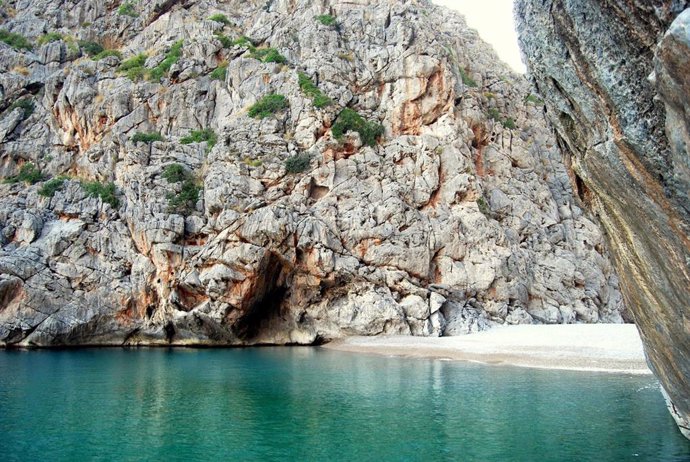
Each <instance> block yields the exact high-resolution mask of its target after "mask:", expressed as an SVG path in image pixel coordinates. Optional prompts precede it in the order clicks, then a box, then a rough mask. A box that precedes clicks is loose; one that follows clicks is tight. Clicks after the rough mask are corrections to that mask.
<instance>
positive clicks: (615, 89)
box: [516, 0, 690, 437]
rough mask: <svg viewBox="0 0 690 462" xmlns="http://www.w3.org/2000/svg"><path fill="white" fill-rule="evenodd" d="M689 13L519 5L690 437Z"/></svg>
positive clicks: (645, 7) (613, 1)
mask: <svg viewBox="0 0 690 462" xmlns="http://www.w3.org/2000/svg"><path fill="white" fill-rule="evenodd" d="M688 6H690V2H686V1H678V0H675V1H643V0H635V1H622V0H606V1H600V0H577V1H575V0H546V1H538V2H537V1H533V0H519V1H518V3H517V7H516V8H517V9H516V13H517V16H518V21H519V27H518V28H519V30H520V33H521V34H520V35H521V45H522V48H523V51H524V53H525V55H526V56H527V60H528V66H529V72H530V74H531V76H532V78H533V79H534V83H535V84H536V87H537V89H538V91H539V93H540V94H541V95H542V96H543V97H544V98H545V100H546V108H547V109H546V110H547V115H548V118H549V120H550V121H551V122H552V123H553V124H554V126H555V127H556V130H557V138H558V144H559V146H560V147H561V149H563V152H564V153H565V154H566V158H567V161H566V163H567V164H570V165H571V168H572V171H573V179H574V185H575V187H576V190H577V193H578V194H579V195H580V197H581V198H582V199H583V201H585V202H586V203H587V204H588V205H589V206H590V208H591V209H592V210H593V211H594V212H595V213H596V214H597V215H598V216H599V218H600V220H601V222H602V223H603V225H604V227H605V229H606V231H607V236H608V238H609V242H610V245H611V250H612V253H613V256H614V260H615V263H616V267H617V270H618V273H619V275H620V277H621V286H622V290H623V294H624V298H625V300H626V305H627V306H628V307H629V309H630V310H631V311H632V313H633V315H634V318H635V321H636V323H637V325H638V327H639V330H640V333H641V335H642V339H643V341H644V344H645V347H646V353H647V356H648V359H649V362H650V365H651V367H652V369H653V370H654V372H655V373H656V375H657V376H658V377H659V379H660V380H661V382H662V384H663V386H664V389H665V391H666V392H667V393H668V395H669V397H670V401H671V404H670V409H671V411H672V413H673V414H674V416H675V417H676V419H677V421H678V423H679V425H680V427H681V430H682V431H683V432H684V433H685V435H686V436H689V437H690V239H689V230H690V197H689V194H690V157H689V156H688V149H689V148H688V146H689V143H688V142H689V141H690V10H685V11H683V10H684V9H685V8H687V7H688Z"/></svg>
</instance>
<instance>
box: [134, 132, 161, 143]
mask: <svg viewBox="0 0 690 462" xmlns="http://www.w3.org/2000/svg"><path fill="white" fill-rule="evenodd" d="M132 141H133V142H134V143H153V142H156V141H165V138H163V135H161V134H160V133H141V132H137V133H135V134H134V136H133V137H132Z"/></svg>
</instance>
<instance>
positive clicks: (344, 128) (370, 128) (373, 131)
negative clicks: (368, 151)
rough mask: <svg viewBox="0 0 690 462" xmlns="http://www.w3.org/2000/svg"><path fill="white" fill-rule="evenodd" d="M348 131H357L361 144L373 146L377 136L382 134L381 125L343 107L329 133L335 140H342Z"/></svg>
mask: <svg viewBox="0 0 690 462" xmlns="http://www.w3.org/2000/svg"><path fill="white" fill-rule="evenodd" d="M350 131H353V132H357V133H359V137H360V139H361V140H362V143H363V144H365V145H367V146H375V145H376V141H377V140H378V138H379V137H380V136H381V135H383V126H381V125H380V124H377V123H375V122H369V121H367V120H365V119H364V118H363V117H362V116H361V115H359V114H358V113H357V111H354V110H352V109H350V108H345V109H343V110H342V111H341V112H340V114H339V115H338V119H337V120H336V121H335V123H334V124H333V128H332V129H331V133H332V134H333V137H334V138H335V139H336V140H342V139H343V136H344V135H345V133H347V132H350Z"/></svg>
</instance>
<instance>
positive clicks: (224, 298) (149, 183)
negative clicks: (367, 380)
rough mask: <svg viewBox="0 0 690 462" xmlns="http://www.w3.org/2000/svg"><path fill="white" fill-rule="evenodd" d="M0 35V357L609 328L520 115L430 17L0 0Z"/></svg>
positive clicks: (500, 75)
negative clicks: (533, 327) (542, 327)
mask: <svg viewBox="0 0 690 462" xmlns="http://www.w3.org/2000/svg"><path fill="white" fill-rule="evenodd" d="M0 15H1V17H2V21H3V23H2V29H3V32H2V36H1V37H0V38H2V40H3V42H4V43H0V70H1V72H0V91H1V94H0V97H1V101H2V103H1V106H0V109H2V111H3V112H2V114H1V116H0V143H1V144H0V174H1V175H2V176H3V177H4V178H6V179H7V181H6V182H5V183H4V184H2V185H0V197H1V198H2V201H1V202H0V230H1V234H0V245H1V246H2V250H1V251H0V340H2V342H3V343H4V344H5V345H21V346H31V345H39V346H50V345H63V344H78V345H84V344H115V345H120V344H127V345H137V344H174V345H186V344H209V345H236V344H257V343H273V344H287V343H297V344H310V343H318V342H322V341H326V340H329V339H332V338H337V337H341V336H344V335H352V334H360V335H376V334H411V335H436V336H438V335H454V334H460V333H466V332H472V331H477V330H480V329H483V328H486V327H487V326H489V325H491V324H494V323H531V322H538V323H572V322H599V321H604V322H622V321H623V320H624V319H623V318H624V317H625V312H624V311H623V308H622V302H621V297H620V294H619V290H618V281H617V277H616V275H615V273H614V272H613V270H612V267H611V265H610V263H609V259H608V253H607V250H606V244H605V242H604V240H603V237H602V233H601V232H600V230H599V227H598V225H597V224H596V222H594V221H593V220H592V219H591V217H588V216H587V215H586V214H584V213H583V210H582V209H581V206H580V205H581V202H580V200H579V199H578V198H577V197H576V195H575V194H574V191H573V189H572V187H571V184H570V181H569V178H568V170H567V168H566V165H564V163H563V161H562V158H561V154H560V151H559V149H558V146H557V143H556V139H555V138H554V137H553V134H552V132H551V130H550V128H548V127H547V123H546V120H545V118H544V116H543V106H542V103H541V101H540V100H539V98H537V97H535V96H534V95H531V94H530V86H529V84H528V82H527V81H525V80H524V79H523V78H522V77H521V76H519V75H515V74H513V73H512V72H511V71H510V70H509V69H507V68H506V67H505V66H504V65H503V64H501V63H500V62H499V61H498V59H497V58H496V56H495V54H494V53H493V51H492V50H491V49H490V47H488V46H487V45H485V44H484V43H482V42H481V41H480V40H479V38H478V36H477V34H476V33H475V32H474V31H472V30H470V29H468V27H467V26H466V24H465V22H464V20H463V19H462V18H461V17H460V16H458V15H455V14H452V13H451V12H449V11H448V10H446V9H443V8H440V7H436V6H433V5H432V4H431V3H430V2H428V1H421V0H420V1H414V0H409V1H402V2H388V1H367V0H359V1H347V2H343V1H327V0H323V1H316V2H314V1H307V0H277V1H257V0H254V1H235V0H233V1H212V0H199V1H191V0H184V1H182V0H156V1H150V2H129V1H125V2H120V1H113V0H109V1H104V2H92V1H83V0H62V1H56V0H9V1H8V0H5V1H4V2H3V3H2V6H0ZM13 34H14V35H13ZM50 177H52V178H50Z"/></svg>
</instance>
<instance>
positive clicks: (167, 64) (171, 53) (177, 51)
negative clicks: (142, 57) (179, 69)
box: [148, 40, 183, 80]
mask: <svg viewBox="0 0 690 462" xmlns="http://www.w3.org/2000/svg"><path fill="white" fill-rule="evenodd" d="M182 44H183V41H182V40H178V41H177V42H175V43H174V44H173V46H171V47H170V50H168V52H167V53H166V54H165V59H163V61H161V63H160V64H159V65H158V66H156V67H154V68H153V69H151V71H150V72H149V74H148V79H149V80H160V79H161V78H162V77H163V76H165V75H167V74H168V72H170V68H171V67H172V65H173V64H175V63H176V62H177V61H179V60H180V58H181V57H182Z"/></svg>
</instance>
